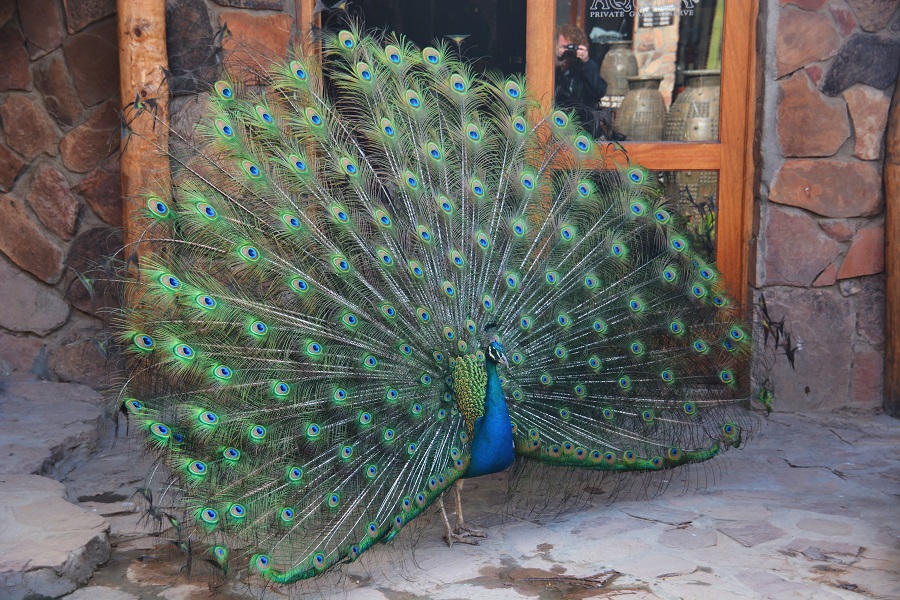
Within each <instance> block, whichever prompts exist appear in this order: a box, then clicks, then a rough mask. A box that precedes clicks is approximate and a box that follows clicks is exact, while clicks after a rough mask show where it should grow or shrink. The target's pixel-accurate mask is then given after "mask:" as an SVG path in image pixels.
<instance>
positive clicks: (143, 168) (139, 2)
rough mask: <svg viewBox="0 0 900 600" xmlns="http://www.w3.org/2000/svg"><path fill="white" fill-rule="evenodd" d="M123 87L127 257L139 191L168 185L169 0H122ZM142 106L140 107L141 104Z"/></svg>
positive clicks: (133, 234) (135, 236)
mask: <svg viewBox="0 0 900 600" xmlns="http://www.w3.org/2000/svg"><path fill="white" fill-rule="evenodd" d="M116 5H117V6H116V10H117V20H118V34H119V35H118V37H119V91H120V94H121V98H122V107H123V112H124V115H125V119H126V121H127V122H128V126H129V128H130V130H131V133H130V134H129V135H128V137H127V138H126V139H125V141H124V147H123V150H122V208H123V211H124V215H123V220H122V221H123V223H124V242H125V254H126V257H127V256H128V255H129V254H130V253H131V252H132V251H137V248H136V247H135V243H136V242H137V240H138V238H139V235H140V232H139V231H135V226H134V216H135V214H136V213H137V211H138V210H139V208H140V198H139V196H138V194H140V192H141V191H142V190H144V189H145V188H146V187H147V186H148V185H150V184H151V183H152V184H153V185H154V187H156V188H158V189H168V187H169V157H168V155H167V154H166V149H167V148H168V144H169V129H168V127H169V87H168V84H167V83H166V80H165V76H164V71H163V69H165V68H167V67H168V65H169V62H168V57H167V55H166V3H165V0H118V1H117V3H116ZM138 107H140V108H138Z"/></svg>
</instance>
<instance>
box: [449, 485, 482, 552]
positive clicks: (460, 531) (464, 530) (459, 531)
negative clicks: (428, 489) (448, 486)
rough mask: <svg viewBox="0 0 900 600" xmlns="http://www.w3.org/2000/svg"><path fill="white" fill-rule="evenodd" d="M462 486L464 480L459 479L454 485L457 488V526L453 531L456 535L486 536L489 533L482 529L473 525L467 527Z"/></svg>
mask: <svg viewBox="0 0 900 600" xmlns="http://www.w3.org/2000/svg"><path fill="white" fill-rule="evenodd" d="M462 486H463V480H462V479H458V480H457V481H456V485H455V486H454V487H455V489H456V528H455V529H454V530H453V532H454V533H455V534H456V535H463V536H472V537H482V538H486V537H487V534H486V533H485V532H483V531H482V530H480V529H474V528H472V527H466V523H465V521H464V520H463V512H462Z"/></svg>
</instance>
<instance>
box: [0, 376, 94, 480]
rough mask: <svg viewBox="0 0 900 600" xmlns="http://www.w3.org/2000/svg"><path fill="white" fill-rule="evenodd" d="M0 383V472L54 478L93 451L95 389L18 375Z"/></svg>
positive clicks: (83, 459)
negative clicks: (1, 425)
mask: <svg viewBox="0 0 900 600" xmlns="http://www.w3.org/2000/svg"><path fill="white" fill-rule="evenodd" d="M0 383H2V389H0V423H3V428H2V430H0V456H2V457H3V458H4V460H3V461H0V474H6V473H33V474H35V475H46V476H48V477H54V478H57V477H59V476H61V475H62V474H64V473H65V472H66V471H68V470H71V469H72V468H73V467H74V465H75V464H77V463H78V462H81V461H85V460H87V458H88V457H89V456H90V455H91V454H92V453H93V452H94V451H95V450H96V444H97V440H98V438H99V426H100V421H101V419H100V415H101V413H102V411H103V404H104V400H103V398H102V397H101V396H100V394H98V393H97V392H96V391H94V390H93V389H91V388H89V387H87V386H84V385H78V384H66V383H52V382H49V381H41V380H38V379H35V378H34V377H32V376H30V375H20V374H15V375H12V376H10V377H8V378H4V379H2V381H0Z"/></svg>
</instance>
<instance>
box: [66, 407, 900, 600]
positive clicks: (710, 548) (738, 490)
mask: <svg viewBox="0 0 900 600" xmlns="http://www.w3.org/2000/svg"><path fill="white" fill-rule="evenodd" d="M104 460H106V461H107V462H114V459H113V458H112V457H107V458H106V459H104ZM119 460H122V461H129V460H132V458H129V457H128V454H127V453H123V454H122V455H121V457H120V459H119ZM108 468H111V466H110V467H108ZM112 472H114V473H117V472H119V471H117V470H116V469H115V468H113V471H112ZM78 474H79V470H78V469H76V470H75V471H73V473H72V474H71V475H72V476H73V481H72V482H71V483H70V485H73V486H77V485H79V484H78V482H77V478H78V477H77V476H78ZM669 476H670V477H671V481H669V482H668V488H667V489H666V490H665V491H664V492H663V493H661V494H659V495H658V496H656V497H654V498H650V499H641V498H639V496H640V495H641V494H640V492H641V489H640V488H639V487H637V488H636V489H634V490H632V492H631V493H621V494H619V496H618V497H617V499H616V500H615V501H613V502H611V503H609V502H606V501H605V498H604V492H603V491H602V490H600V489H595V488H591V491H590V492H589V494H588V497H589V498H591V499H596V501H595V503H594V504H593V505H590V506H588V507H586V508H584V509H582V510H578V511H573V512H569V513H566V514H563V515H562V516H559V517H556V518H553V517H546V516H539V517H527V518H516V517H515V516H510V514H509V511H508V510H506V509H505V508H504V500H505V496H506V493H507V481H506V477H507V475H506V474H497V475H492V476H487V477H483V478H479V479H474V480H470V481H467V482H466V484H465V490H464V495H463V497H464V505H465V510H466V513H467V517H466V520H467V522H469V523H473V524H476V525H478V526H482V527H485V528H486V530H487V533H488V535H489V537H488V538H487V539H485V540H481V542H480V544H479V545H478V546H468V545H464V544H455V545H454V546H453V548H447V546H446V545H445V544H444V543H443V540H442V539H441V533H442V529H441V526H440V524H439V523H438V522H437V521H436V520H433V521H432V522H431V523H427V522H426V523H423V524H420V525H416V523H415V522H414V524H411V525H410V526H409V527H407V528H406V529H404V531H403V532H402V533H401V534H400V535H399V536H398V537H397V538H396V539H395V542H394V543H393V544H392V545H391V546H390V547H387V548H379V549H376V550H375V551H373V552H369V553H367V554H366V555H364V556H363V557H362V558H361V559H360V561H358V562H357V563H353V564H351V565H349V566H347V567H346V568H345V569H344V571H343V572H341V573H338V574H328V575H326V576H325V577H322V578H320V579H317V580H315V581H313V582H307V583H304V584H300V585H296V586H291V587H288V588H273V587H262V586H261V585H260V582H259V581H257V580H252V579H251V580H250V581H249V582H248V581H246V580H243V581H237V582H227V583H226V582H222V581H219V580H217V579H216V578H215V577H212V576H211V569H210V568H209V567H208V566H207V564H206V563H205V562H204V561H203V560H202V557H195V558H194V560H193V562H192V566H191V574H190V575H188V573H187V569H186V564H187V560H186V556H185V555H184V554H183V553H182V552H180V551H179V550H178V549H177V548H175V547H174V546H172V545H171V544H163V545H160V544H158V541H159V540H158V539H157V538H152V540H153V541H152V542H151V543H150V544H148V545H147V546H145V547H136V546H135V545H134V544H135V542H138V541H139V540H137V539H131V540H130V541H129V544H131V545H123V546H120V547H119V548H115V549H114V550H113V553H112V557H111V559H110V561H109V563H108V564H107V565H106V566H104V567H103V568H101V569H100V570H98V571H97V572H96V573H95V575H94V578H93V580H92V582H91V585H98V586H103V587H109V588H113V589H119V590H122V591H124V592H127V593H131V594H134V595H137V596H139V597H140V598H165V599H169V600H199V599H201V598H203V599H205V598H211V597H215V598H221V599H226V600H228V599H232V598H233V599H240V598H252V597H256V598H298V597H308V598H322V597H324V598H331V597H337V598H351V599H354V600H367V599H384V598H390V599H401V600H410V599H413V598H434V599H437V600H441V599H446V600H458V599H460V598H480V599H483V598H491V599H494V598H498V599H504V598H508V599H522V598H540V599H543V600H553V599H557V598H576V599H577V598H589V597H607V596H609V597H615V598H634V599H648V600H649V599H666V600H669V599H676V598H690V599H694V598H696V599H707V598H708V599H717V600H718V599H722V598H738V599H742V598H747V599H751V598H775V599H779V600H780V599H782V598H808V599H816V600H818V599H819V598H822V599H826V600H828V599H845V600H850V599H860V598H885V599H888V598H891V599H893V598H900V572H898V568H897V566H898V565H900V526H898V525H897V523H900V518H898V517H900V502H898V500H897V493H898V484H900V421H897V420H894V419H891V418H888V417H884V416H879V417H871V416H860V417H856V418H852V419H850V418H843V417H838V416H834V415H807V416H801V415H788V414H773V415H771V416H770V417H769V418H768V419H765V422H764V423H763V424H762V425H761V430H760V431H759V432H758V433H757V435H756V437H755V439H753V440H751V441H750V442H749V443H748V444H747V445H746V447H745V448H744V449H742V450H740V451H736V452H730V453H728V454H727V455H726V456H724V457H723V459H722V460H717V461H715V462H714V463H711V464H708V465H704V466H701V467H698V468H697V469H695V470H694V471H693V472H691V471H674V472H671V473H670V474H669ZM93 477H94V478H95V479H94V481H96V483H92V484H91V485H93V486H95V487H96V488H97V489H106V488H108V487H110V486H111V485H117V484H115V483H112V484H108V485H107V486H106V487H104V486H103V484H102V483H100V482H101V481H102V473H100V472H99V471H98V472H97V473H96V474H95V475H94V476H93ZM698 482H702V484H701V485H699V487H697V485H698ZM420 520H421V519H420ZM138 534H139V533H138V532H135V533H134V535H138ZM609 574H613V575H614V576H613V577H612V580H611V581H610V582H609V583H608V584H607V587H605V588H600V587H597V586H592V585H591V583H590V582H591V581H595V580H599V579H603V577H607V576H609ZM87 589H90V588H87Z"/></svg>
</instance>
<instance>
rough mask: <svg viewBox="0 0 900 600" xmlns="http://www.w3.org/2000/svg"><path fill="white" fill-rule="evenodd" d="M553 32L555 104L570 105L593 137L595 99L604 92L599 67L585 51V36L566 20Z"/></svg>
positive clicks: (595, 122) (596, 118) (597, 105)
mask: <svg viewBox="0 0 900 600" xmlns="http://www.w3.org/2000/svg"><path fill="white" fill-rule="evenodd" d="M556 33H557V46H556V87H555V95H556V105H557V106H558V107H560V108H569V109H574V110H575V111H576V112H577V114H578V117H579V118H580V119H581V122H582V124H583V125H584V127H585V128H586V129H587V130H588V131H591V130H592V129H593V130H594V131H593V133H594V136H595V137H596V136H597V135H598V134H599V133H601V132H600V129H601V128H600V127H599V123H598V113H599V108H600V107H599V102H600V98H602V97H603V95H604V94H606V82H605V81H603V79H602V78H601V77H600V67H598V66H597V63H595V62H594V61H593V60H591V58H590V56H589V55H588V39H587V36H586V35H585V34H584V32H583V31H582V30H580V29H579V28H577V27H575V26H574V25H568V24H567V25H561V26H560V27H559V29H557V30H556Z"/></svg>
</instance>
